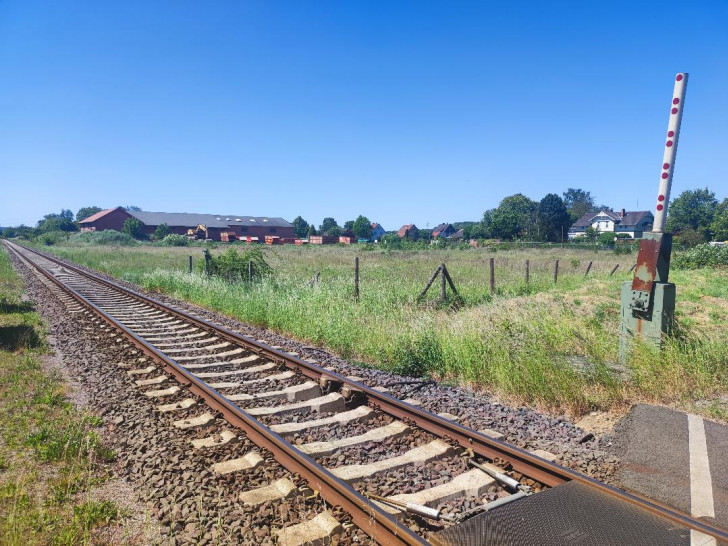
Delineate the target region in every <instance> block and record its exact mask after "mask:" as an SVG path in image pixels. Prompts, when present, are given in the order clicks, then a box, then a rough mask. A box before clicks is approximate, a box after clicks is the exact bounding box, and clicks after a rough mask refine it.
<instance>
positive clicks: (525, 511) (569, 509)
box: [430, 482, 690, 546]
mask: <svg viewBox="0 0 728 546" xmlns="http://www.w3.org/2000/svg"><path fill="white" fill-rule="evenodd" d="M430 542H431V543H432V544H434V545H436V546H455V545H457V546H476V545H478V546H479V545H488V546H491V545H493V546H523V545H531V544H533V545H539V546H570V545H576V544H579V545H586V546H592V545H593V546H642V545H644V546H658V545H659V546H673V545H674V546H678V545H680V546H689V545H690V530H689V529H687V528H686V527H682V526H680V525H678V524H676V523H673V522H672V521H669V520H667V519H665V518H661V517H659V516H656V515H653V514H651V513H649V512H647V511H645V510H643V509H639V508H637V507H635V506H634V505H632V504H630V503H627V502H626V501H622V500H620V499H617V498H615V497H612V496H611V495H606V494H604V493H599V492H596V491H594V490H593V489H591V488H590V487H588V486H586V485H582V484H580V483H577V482H568V483H566V484H564V485H560V486H558V487H554V488H552V489H548V490H546V491H543V492H541V493H537V494H535V495H532V496H530V497H526V498H524V499H521V500H517V501H515V502H513V503H511V504H507V505H505V506H502V507H500V508H496V509H495V510H493V511H492V512H487V513H484V514H481V515H479V516H475V517H473V518H472V519H469V520H467V521H465V522H463V523H462V524H460V525H456V526H453V527H451V528H449V529H446V530H444V531H441V532H439V533H437V534H436V535H435V536H434V537H431V538H430Z"/></svg>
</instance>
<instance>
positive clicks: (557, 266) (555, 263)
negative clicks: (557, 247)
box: [554, 243, 563, 284]
mask: <svg viewBox="0 0 728 546" xmlns="http://www.w3.org/2000/svg"><path fill="white" fill-rule="evenodd" d="M562 244H563V243H562ZM558 280H559V260H556V262H554V284H556V282H557V281H558Z"/></svg>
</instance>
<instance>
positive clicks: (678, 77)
mask: <svg viewBox="0 0 728 546" xmlns="http://www.w3.org/2000/svg"><path fill="white" fill-rule="evenodd" d="M682 78H683V75H682V74H678V75H677V78H675V79H676V80H677V81H680V80H682Z"/></svg>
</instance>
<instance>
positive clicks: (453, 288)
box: [442, 264, 462, 301]
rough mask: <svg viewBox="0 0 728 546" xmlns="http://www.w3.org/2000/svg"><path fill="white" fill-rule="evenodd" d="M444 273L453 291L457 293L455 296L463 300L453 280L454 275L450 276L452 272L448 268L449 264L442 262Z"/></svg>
mask: <svg viewBox="0 0 728 546" xmlns="http://www.w3.org/2000/svg"><path fill="white" fill-rule="evenodd" d="M442 275H443V277H445V279H447V283H448V284H449V285H450V289H451V290H452V293H453V294H455V297H456V298H457V299H459V300H461V301H462V298H461V297H460V294H458V289H457V288H455V283H454V282H452V277H451V276H450V273H449V272H448V270H447V266H445V264H442Z"/></svg>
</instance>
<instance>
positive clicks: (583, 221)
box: [571, 210, 619, 228]
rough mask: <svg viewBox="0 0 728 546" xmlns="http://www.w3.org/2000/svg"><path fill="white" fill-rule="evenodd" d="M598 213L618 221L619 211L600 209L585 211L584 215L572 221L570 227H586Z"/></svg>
mask: <svg viewBox="0 0 728 546" xmlns="http://www.w3.org/2000/svg"><path fill="white" fill-rule="evenodd" d="M600 214H604V215H605V216H609V217H610V218H611V219H612V220H614V221H615V222H619V213H617V212H614V211H611V210H600V211H598V212H586V213H584V215H583V216H582V217H581V218H579V219H578V220H577V221H576V222H574V223H573V224H572V225H571V227H576V228H578V227H583V228H585V227H587V226H590V225H591V224H592V222H593V221H594V218H595V217H596V216H599V215H600Z"/></svg>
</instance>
